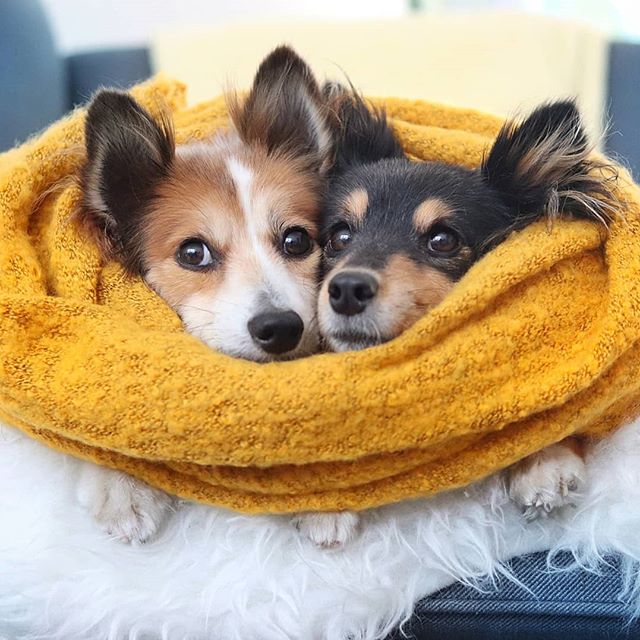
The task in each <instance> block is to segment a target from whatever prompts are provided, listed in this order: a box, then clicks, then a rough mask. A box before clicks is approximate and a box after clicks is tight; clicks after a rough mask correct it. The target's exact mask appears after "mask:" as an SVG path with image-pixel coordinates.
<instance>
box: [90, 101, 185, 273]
mask: <svg viewBox="0 0 640 640" xmlns="http://www.w3.org/2000/svg"><path fill="white" fill-rule="evenodd" d="M85 144H86V150H87V163H86V165H85V167H84V171H83V176H82V189H83V198H84V203H83V204H84V206H83V216H84V222H85V223H86V224H87V225H88V226H89V227H90V228H91V229H92V231H93V235H94V236H95V237H96V239H97V240H98V242H99V243H100V245H101V247H102V248H103V249H104V250H105V252H106V253H107V254H113V253H118V258H119V259H120V260H121V261H122V263H123V264H124V266H125V267H127V269H129V270H130V271H132V272H136V273H139V272H140V271H141V270H142V263H141V255H140V251H139V247H137V246H136V244H135V238H136V237H137V236H138V234H137V233H136V231H137V229H138V225H139V223H140V217H141V214H142V213H143V211H144V209H145V207H146V206H147V205H148V203H149V201H150V200H151V198H152V197H153V194H154V190H155V188H156V186H157V185H158V183H159V182H160V181H161V180H162V179H163V178H164V177H165V176H166V175H167V172H168V170H169V167H170V166H171V163H172V161H173V158H174V154H175V143H174V136H173V130H172V127H171V124H170V123H169V121H168V119H166V118H165V119H162V120H161V121H160V122H156V121H155V120H154V119H153V117H152V116H151V115H150V114H149V113H148V112H147V111H146V110H145V109H144V108H143V107H142V106H140V105H139V104H138V103H137V102H136V101H135V100H134V99H133V98H132V97H131V96H129V95H127V94H125V93H121V92H118V91H101V92H100V93H98V94H97V95H96V97H95V98H94V99H93V101H92V102H91V105H90V106H89V110H88V112H87V118H86V121H85ZM124 244H127V246H126V247H125V246H124Z"/></svg>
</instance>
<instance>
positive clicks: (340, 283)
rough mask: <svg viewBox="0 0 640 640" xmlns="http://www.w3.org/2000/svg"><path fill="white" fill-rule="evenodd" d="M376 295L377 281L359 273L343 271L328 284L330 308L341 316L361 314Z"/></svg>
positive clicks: (368, 275)
mask: <svg viewBox="0 0 640 640" xmlns="http://www.w3.org/2000/svg"><path fill="white" fill-rule="evenodd" d="M376 293H378V281H377V280H376V279H375V278H374V277H373V276H372V275H370V274H368V273H364V272H361V271H343V272H342V273H339V274H338V275H337V276H334V277H333V278H332V279H331V282H330V283H329V302H330V303H331V308H332V309H333V310H334V311H335V312H336V313H339V314H340V315H343V316H355V315H356V314H357V313H362V312H363V311H364V310H365V309H366V307H367V305H368V304H369V302H371V300H373V298H374V297H375V295H376Z"/></svg>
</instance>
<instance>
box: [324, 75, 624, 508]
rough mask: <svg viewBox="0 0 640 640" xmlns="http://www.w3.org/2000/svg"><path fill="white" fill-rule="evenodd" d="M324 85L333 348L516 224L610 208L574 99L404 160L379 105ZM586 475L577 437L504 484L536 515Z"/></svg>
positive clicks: (417, 310)
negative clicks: (492, 136)
mask: <svg viewBox="0 0 640 640" xmlns="http://www.w3.org/2000/svg"><path fill="white" fill-rule="evenodd" d="M328 91H329V92H332V93H333V95H334V97H333V100H334V108H335V110H336V111H337V113H338V114H339V116H340V120H341V123H342V129H341V131H342V133H341V135H340V137H339V141H338V144H337V150H336V163H335V166H334V168H333V170H332V173H331V180H330V185H329V188H328V192H327V196H326V198H325V203H324V223H323V230H322V234H321V238H322V244H323V247H324V254H323V265H324V274H325V275H324V280H323V284H322V287H321V291H320V297H319V307H318V320H319V325H320V331H321V335H322V337H323V338H324V340H325V341H326V344H327V346H328V347H329V348H330V349H331V350H334V351H347V350H354V349H362V348H364V347H368V346H372V345H376V344H379V343H382V342H385V341H387V340H390V339H392V338H394V337H396V336H397V335H398V334H400V333H401V332H402V331H404V330H405V329H406V328H408V327H409V326H411V325H412V324H413V323H414V322H415V321H416V320H418V319H419V318H420V317H422V316H423V315H424V314H425V313H426V312H427V311H429V309H431V308H432V307H434V306H435V305H437V304H438V303H439V302H440V301H441V300H442V299H443V298H444V297H445V296H446V294H447V293H448V292H449V291H450V290H451V288H452V287H453V286H454V284H455V283H456V281H457V280H459V279H460V278H461V277H462V276H463V275H464V274H465V272H466V271H467V270H468V269H469V268H470V267H471V265H472V264H474V262H476V261H477V260H479V259H480V258H481V257H482V256H483V255H484V254H486V253H487V252H488V251H490V250H491V249H492V248H493V247H495V246H496V245H497V244H498V243H500V242H502V241H503V240H504V239H505V238H507V236H508V235H509V234H510V233H511V232H513V231H514V230H518V229H522V228H523V227H525V226H526V225H528V224H530V223H532V222H534V221H536V220H538V219H540V218H542V217H548V218H554V217H556V216H559V215H567V216H574V217H578V218H587V219H593V220H596V221H598V222H599V223H602V224H606V222H607V219H608V218H609V214H610V212H611V211H612V192H611V184H610V180H612V179H613V178H614V177H615V176H613V173H612V172H611V171H610V170H609V168H608V167H606V166H605V165H601V164H600V163H598V162H597V161H594V160H593V159H592V156H591V154H590V152H591V145H590V144H589V141H588V138H587V135H586V134H585V131H584V128H583V125H582V122H581V118H580V114H579V112H578V110H577V108H576V105H575V104H574V103H573V102H571V101H563V102H554V103H549V104H544V105H542V106H540V107H539V108H537V109H536V110H535V111H533V113H532V114H531V115H529V117H528V118H526V119H525V120H524V121H523V122H522V123H520V124H517V123H514V122H509V123H507V124H505V125H504V127H503V128H502V130H501V131H500V133H499V134H498V137H497V139H496V141H495V143H494V144H493V146H492V147H491V148H490V149H489V150H488V152H487V154H486V155H485V157H484V159H483V161H482V163H481V165H480V166H479V167H478V168H477V169H474V170H470V169H466V168H463V167H459V166H451V165H447V164H443V163H437V162H412V161H410V160H409V159H408V158H407V157H406V155H405V154H404V152H403V150H402V148H401V146H400V144H399V142H398V141H397V139H396V138H395V136H394V134H393V131H392V130H391V128H390V127H389V126H388V124H387V121H386V118H385V115H384V113H382V112H380V111H376V110H374V109H371V108H370V107H369V106H368V105H367V104H366V103H365V102H364V100H362V99H361V98H360V97H359V96H357V95H356V94H354V93H349V92H347V91H345V90H342V89H341V88H336V87H335V86H334V87H330V88H329V89H328ZM584 478H585V467H584V463H583V459H582V451H581V448H580V447H579V445H578V443H576V442H575V441H573V440H567V441H564V442H562V443H560V444H557V445H554V446H553V447H550V448H549V449H546V450H544V451H543V452H541V453H540V454H537V455H535V456H532V457H531V458H529V459H527V460H525V461H524V462H523V463H521V464H519V465H517V466H516V467H514V468H512V469H511V470H510V473H509V490H510V495H511V497H512V498H513V499H514V500H515V501H516V502H517V503H518V504H520V505H521V506H522V508H523V510H524V513H525V516H526V517H527V518H533V517H535V516H537V515H540V514H544V513H547V512H548V511H550V510H551V509H553V508H555V507H560V506H562V505H564V504H566V503H569V502H571V501H572V500H573V499H574V498H575V495H576V492H577V491H578V490H579V489H580V486H581V484H582V482H583V481H584Z"/></svg>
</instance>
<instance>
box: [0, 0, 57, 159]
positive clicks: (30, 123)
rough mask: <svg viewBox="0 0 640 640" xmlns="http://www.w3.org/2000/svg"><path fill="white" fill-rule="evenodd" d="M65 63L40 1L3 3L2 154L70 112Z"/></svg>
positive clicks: (0, 21)
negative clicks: (60, 55) (58, 52)
mask: <svg viewBox="0 0 640 640" xmlns="http://www.w3.org/2000/svg"><path fill="white" fill-rule="evenodd" d="M67 106H68V103H67V82H66V76H65V65H64V62H63V61H62V59H61V58H60V57H59V55H58V54H57V52H56V48H55V44H54V41H53V36H52V33H51V29H50V27H49V22H48V20H47V16H46V14H45V13H44V10H43V9H42V7H41V6H40V3H39V2H37V0H1V2H0V150H5V149H8V148H10V147H12V146H14V144H15V143H16V142H22V141H23V140H25V139H26V138H27V137H29V136H30V135H31V134H33V133H35V132H37V131H39V130H40V129H42V128H43V127H45V126H46V125H48V124H50V123H51V122H53V121H55V120H57V119H58V118H60V116H62V115H63V114H64V113H65V111H66V110H67Z"/></svg>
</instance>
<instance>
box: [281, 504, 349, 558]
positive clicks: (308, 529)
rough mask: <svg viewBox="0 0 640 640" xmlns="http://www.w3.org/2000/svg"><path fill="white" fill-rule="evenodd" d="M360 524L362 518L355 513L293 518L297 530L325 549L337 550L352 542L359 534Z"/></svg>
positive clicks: (307, 514) (305, 514) (302, 515)
mask: <svg viewBox="0 0 640 640" xmlns="http://www.w3.org/2000/svg"><path fill="white" fill-rule="evenodd" d="M359 523H360V516H359V515H358V514H357V513H354V512H353V511H339V512H336V513H321V512H317V513H299V514H297V515H296V516H295V517H294V518H293V524H294V526H295V527H296V529H298V531H299V532H300V533H301V534H302V535H303V536H304V537H305V538H308V539H309V540H311V542H313V544H315V545H316V546H318V547H322V548H324V549H337V548H339V547H343V546H345V545H346V544H348V543H349V542H351V540H353V539H354V538H355V537H356V535H357V533H358V526H359Z"/></svg>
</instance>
